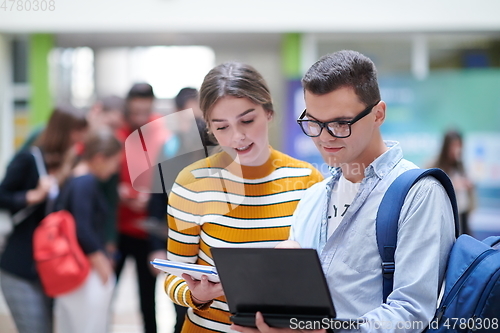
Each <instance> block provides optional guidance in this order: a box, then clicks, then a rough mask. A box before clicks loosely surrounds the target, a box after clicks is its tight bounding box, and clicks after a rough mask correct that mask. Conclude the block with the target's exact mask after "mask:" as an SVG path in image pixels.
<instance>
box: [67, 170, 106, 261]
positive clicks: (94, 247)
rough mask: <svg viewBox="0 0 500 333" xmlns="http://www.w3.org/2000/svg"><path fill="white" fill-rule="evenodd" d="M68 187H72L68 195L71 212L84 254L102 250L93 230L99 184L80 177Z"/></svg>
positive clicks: (90, 179)
mask: <svg viewBox="0 0 500 333" xmlns="http://www.w3.org/2000/svg"><path fill="white" fill-rule="evenodd" d="M68 186H71V188H70V190H69V193H68V195H69V198H68V202H69V211H70V212H71V214H72V215H73V217H74V218H75V222H76V235H77V238H78V242H79V243H80V246H81V247H82V250H83V252H85V254H90V253H93V252H96V251H98V250H101V246H100V245H99V239H98V236H97V235H96V234H95V232H94V230H93V228H92V221H93V218H94V207H93V202H94V198H95V195H96V191H97V190H98V189H97V182H96V181H94V179H92V178H88V177H79V178H75V179H73V180H72V182H71V184H68Z"/></svg>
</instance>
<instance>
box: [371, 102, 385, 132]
mask: <svg viewBox="0 0 500 333" xmlns="http://www.w3.org/2000/svg"><path fill="white" fill-rule="evenodd" d="M386 107H387V105H386V104H385V102H384V101H380V102H379V103H378V104H377V105H376V106H375V107H374V108H373V111H374V113H375V123H376V124H377V125H378V126H381V125H382V124H383V123H384V120H385V110H386Z"/></svg>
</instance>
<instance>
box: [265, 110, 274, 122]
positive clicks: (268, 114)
mask: <svg viewBox="0 0 500 333" xmlns="http://www.w3.org/2000/svg"><path fill="white" fill-rule="evenodd" d="M266 112H267V120H272V119H273V115H274V113H273V112H272V111H266Z"/></svg>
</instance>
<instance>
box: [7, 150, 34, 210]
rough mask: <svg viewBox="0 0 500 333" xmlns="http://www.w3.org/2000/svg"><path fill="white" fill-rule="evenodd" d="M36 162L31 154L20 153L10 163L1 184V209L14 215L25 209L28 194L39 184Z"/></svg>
mask: <svg viewBox="0 0 500 333" xmlns="http://www.w3.org/2000/svg"><path fill="white" fill-rule="evenodd" d="M38 178H39V177H38V173H37V171H36V165H35V160H34V158H33V156H32V155H31V154H30V153H27V152H21V153H18V154H17V155H16V156H15V157H14V158H13V160H12V161H11V162H10V164H9V166H8V167H7V171H6V173H5V177H4V179H3V181H2V183H1V184H0V208H5V209H8V210H9V211H10V212H11V213H12V214H13V213H16V212H17V211H19V210H21V209H23V208H25V207H26V206H27V202H26V192H27V191H28V190H29V189H33V188H36V185H37V183H38Z"/></svg>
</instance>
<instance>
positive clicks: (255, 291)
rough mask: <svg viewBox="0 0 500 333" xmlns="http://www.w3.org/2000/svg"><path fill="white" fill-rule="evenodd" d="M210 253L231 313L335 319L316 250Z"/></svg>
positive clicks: (220, 250) (255, 249) (230, 250)
mask: <svg viewBox="0 0 500 333" xmlns="http://www.w3.org/2000/svg"><path fill="white" fill-rule="evenodd" d="M211 252H212V256H213V259H214V261H215V266H216V268H217V272H218V274H219V277H220V280H221V283H222V287H223V289H224V294H225V296H226V300H227V302H228V305H229V310H230V312H231V313H233V314H238V313H255V312H256V311H261V312H262V313H269V314H283V315H309V314H311V315H325V316H328V317H330V318H335V309H334V307H333V304H332V300H331V297H330V292H329V289H328V286H327V284H326V280H325V277H324V274H323V270H322V268H321V264H320V262H319V258H318V255H317V252H316V250H313V249H269V248H212V249H211Z"/></svg>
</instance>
